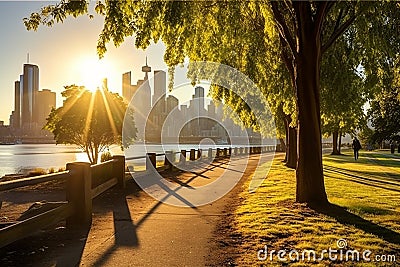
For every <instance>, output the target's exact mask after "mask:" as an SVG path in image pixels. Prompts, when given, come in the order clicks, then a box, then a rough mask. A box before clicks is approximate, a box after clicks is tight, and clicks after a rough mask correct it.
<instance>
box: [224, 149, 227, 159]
mask: <svg viewBox="0 0 400 267" xmlns="http://www.w3.org/2000/svg"><path fill="white" fill-rule="evenodd" d="M227 156H228V149H227V148H226V147H225V148H224V157H227Z"/></svg>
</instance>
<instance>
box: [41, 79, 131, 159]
mask: <svg viewBox="0 0 400 267" xmlns="http://www.w3.org/2000/svg"><path fill="white" fill-rule="evenodd" d="M62 96H63V97H65V98H66V100H65V101H64V105H63V106H62V107H60V108H58V109H54V108H53V110H52V111H51V113H50V115H49V117H48V118H47V124H46V125H45V129H47V130H49V131H50V132H52V133H53V134H54V139H55V140H56V143H57V144H74V145H77V146H79V147H80V148H81V149H82V150H83V151H85V152H86V154H87V155H88V158H89V160H90V162H91V163H92V164H95V163H97V162H98V157H99V154H100V153H101V152H102V151H104V150H105V149H106V148H108V147H109V146H110V145H112V144H118V145H121V146H124V147H127V146H129V145H130V144H131V143H132V142H133V140H134V138H135V137H136V128H134V124H132V127H133V129H129V131H126V132H127V133H129V137H130V140H131V142H126V144H122V127H123V122H124V115H125V112H126V111H127V115H126V116H129V117H130V118H131V120H133V111H132V110H130V109H127V104H126V103H125V102H124V101H123V99H122V97H120V96H119V95H118V94H115V93H112V92H110V91H108V89H107V88H103V90H97V91H96V92H90V91H88V90H86V89H85V88H84V87H82V86H76V85H70V86H65V91H64V92H62ZM124 130H126V129H124ZM124 134H125V132H124ZM128 140H129V139H128Z"/></svg>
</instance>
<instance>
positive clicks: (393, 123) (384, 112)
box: [369, 88, 400, 143]
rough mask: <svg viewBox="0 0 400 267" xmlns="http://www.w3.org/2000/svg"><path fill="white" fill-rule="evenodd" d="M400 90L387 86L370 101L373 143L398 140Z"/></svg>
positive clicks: (399, 133) (399, 132)
mask: <svg viewBox="0 0 400 267" xmlns="http://www.w3.org/2000/svg"><path fill="white" fill-rule="evenodd" d="M399 96H400V90H399V88H387V89H386V90H384V91H382V93H381V94H379V95H377V96H376V97H375V99H374V100H373V101H371V108H370V110H369V115H370V117H371V122H372V126H373V127H374V132H373V134H372V136H371V141H372V142H373V143H381V142H382V141H384V140H388V141H390V140H392V141H400V99H399Z"/></svg>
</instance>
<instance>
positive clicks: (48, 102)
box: [36, 89, 56, 129]
mask: <svg viewBox="0 0 400 267" xmlns="http://www.w3.org/2000/svg"><path fill="white" fill-rule="evenodd" d="M36 100H37V103H36V112H37V119H38V121H37V123H38V127H39V128H40V129H41V128H43V126H44V125H45V124H46V119H47V117H48V116H49V114H50V112H51V108H53V107H55V106H56V93H55V92H52V91H50V90H49V89H43V90H42V91H38V92H37V99H36Z"/></svg>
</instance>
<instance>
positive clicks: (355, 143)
mask: <svg viewBox="0 0 400 267" xmlns="http://www.w3.org/2000/svg"><path fill="white" fill-rule="evenodd" d="M351 146H352V147H353V150H354V159H355V160H357V159H358V151H359V150H360V149H361V143H360V141H359V140H358V139H357V137H355V136H354V139H353V144H352V145H351Z"/></svg>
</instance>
